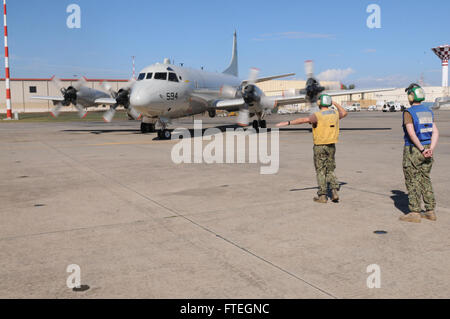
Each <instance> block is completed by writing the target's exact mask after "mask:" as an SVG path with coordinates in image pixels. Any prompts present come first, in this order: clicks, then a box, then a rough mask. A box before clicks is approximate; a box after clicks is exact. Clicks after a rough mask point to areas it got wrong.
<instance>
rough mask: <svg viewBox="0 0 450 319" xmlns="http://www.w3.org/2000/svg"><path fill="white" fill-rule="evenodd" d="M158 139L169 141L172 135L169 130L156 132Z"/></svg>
mask: <svg viewBox="0 0 450 319" xmlns="http://www.w3.org/2000/svg"><path fill="white" fill-rule="evenodd" d="M158 137H159V139H160V140H170V139H171V138H172V133H171V132H170V131H169V130H160V131H158Z"/></svg>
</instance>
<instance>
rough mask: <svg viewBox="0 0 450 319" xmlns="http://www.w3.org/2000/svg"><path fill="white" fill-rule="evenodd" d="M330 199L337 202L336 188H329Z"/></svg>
mask: <svg viewBox="0 0 450 319" xmlns="http://www.w3.org/2000/svg"><path fill="white" fill-rule="evenodd" d="M331 200H332V201H333V202H334V203H337V202H339V195H338V192H337V189H332V190H331Z"/></svg>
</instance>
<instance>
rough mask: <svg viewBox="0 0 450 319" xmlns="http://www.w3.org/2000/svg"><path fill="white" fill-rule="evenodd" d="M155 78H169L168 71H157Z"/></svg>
mask: <svg viewBox="0 0 450 319" xmlns="http://www.w3.org/2000/svg"><path fill="white" fill-rule="evenodd" d="M154 79H155V80H167V72H156V73H155V77H154Z"/></svg>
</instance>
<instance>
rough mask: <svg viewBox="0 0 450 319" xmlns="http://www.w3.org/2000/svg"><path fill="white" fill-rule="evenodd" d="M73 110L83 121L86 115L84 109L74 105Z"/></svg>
mask: <svg viewBox="0 0 450 319" xmlns="http://www.w3.org/2000/svg"><path fill="white" fill-rule="evenodd" d="M75 108H76V109H77V110H78V115H79V116H80V118H82V119H84V118H85V117H86V115H87V111H86V110H85V109H84V107H83V106H81V105H79V104H77V105H75Z"/></svg>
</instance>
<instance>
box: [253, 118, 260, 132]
mask: <svg viewBox="0 0 450 319" xmlns="http://www.w3.org/2000/svg"><path fill="white" fill-rule="evenodd" d="M252 126H253V128H254V129H255V130H256V131H258V128H259V123H258V121H257V120H254V121H253V123H252Z"/></svg>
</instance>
